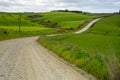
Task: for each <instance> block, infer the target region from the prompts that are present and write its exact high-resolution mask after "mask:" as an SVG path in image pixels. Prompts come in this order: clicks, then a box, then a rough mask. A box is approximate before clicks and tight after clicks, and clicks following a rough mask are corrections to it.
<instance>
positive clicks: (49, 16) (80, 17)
mask: <svg viewBox="0 0 120 80" xmlns="http://www.w3.org/2000/svg"><path fill="white" fill-rule="evenodd" d="M20 15H21V28H20V31H21V32H20V33H19V25H20ZM70 16H72V17H70ZM95 17H96V16H93V15H90V16H89V15H88V14H78V13H72V12H45V13H0V31H1V32H0V35H1V36H0V40H4V39H9V38H14V37H15V38H17V37H22V36H39V35H45V34H55V33H62V32H69V31H71V30H72V29H74V28H76V29H79V28H80V25H83V23H84V22H85V21H88V20H92V19H93V18H95ZM63 24H64V25H63ZM65 26H67V28H68V29H67V30H66V29H64V28H65ZM71 26H72V27H71ZM71 28H72V29H71Z"/></svg>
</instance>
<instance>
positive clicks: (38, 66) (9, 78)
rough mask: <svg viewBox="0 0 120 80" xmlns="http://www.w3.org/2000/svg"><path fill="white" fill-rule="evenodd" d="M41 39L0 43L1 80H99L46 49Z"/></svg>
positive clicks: (31, 38)
mask: <svg viewBox="0 0 120 80" xmlns="http://www.w3.org/2000/svg"><path fill="white" fill-rule="evenodd" d="M37 39H38V37H29V38H21V39H13V40H6V41H1V42H0V80H95V79H94V78H93V77H92V76H91V75H89V74H86V73H83V72H78V71H76V69H74V68H73V67H71V66H70V65H68V64H67V63H66V62H65V61H64V60H63V59H61V58H60V57H58V56H57V55H55V54H53V53H52V52H50V51H49V50H47V49H46V48H44V47H42V46H41V45H40V44H38V43H37V42H36V40H37Z"/></svg>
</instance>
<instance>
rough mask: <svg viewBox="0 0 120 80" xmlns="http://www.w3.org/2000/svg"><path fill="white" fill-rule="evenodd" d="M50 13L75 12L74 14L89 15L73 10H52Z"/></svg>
mask: <svg viewBox="0 0 120 80" xmlns="http://www.w3.org/2000/svg"><path fill="white" fill-rule="evenodd" d="M51 12H75V13H89V12H83V11H76V10H73V11H70V10H68V9H65V10H53V11H51Z"/></svg>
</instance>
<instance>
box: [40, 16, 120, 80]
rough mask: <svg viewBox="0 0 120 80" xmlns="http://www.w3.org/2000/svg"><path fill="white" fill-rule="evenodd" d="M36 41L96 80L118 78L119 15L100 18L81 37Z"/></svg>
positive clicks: (119, 63)
mask: <svg viewBox="0 0 120 80" xmlns="http://www.w3.org/2000/svg"><path fill="white" fill-rule="evenodd" d="M39 41H40V43H42V44H43V45H44V46H45V47H47V48H48V49H50V50H52V51H53V52H55V53H57V54H58V55H59V56H61V57H63V58H64V59H66V60H68V61H70V62H71V63H73V64H75V65H76V66H78V67H80V68H82V69H84V70H86V71H87V72H89V73H91V74H93V75H94V76H95V77H97V78H98V79H100V80H119V79H120V76H119V75H120V15H114V16H110V17H106V18H103V19H102V20H100V21H99V22H97V23H96V24H95V25H93V27H92V28H91V29H89V30H88V31H86V32H84V33H82V34H77V35H75V34H67V35H59V36H53V37H42V38H40V39H39Z"/></svg>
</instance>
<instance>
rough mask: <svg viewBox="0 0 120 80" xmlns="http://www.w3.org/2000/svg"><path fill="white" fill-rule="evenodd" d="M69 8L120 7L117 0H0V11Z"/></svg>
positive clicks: (100, 9) (106, 9)
mask: <svg viewBox="0 0 120 80" xmlns="http://www.w3.org/2000/svg"><path fill="white" fill-rule="evenodd" d="M56 9H57V10H58V9H69V10H83V11H88V12H115V11H117V10H119V9H120V1H119V0H0V11H4V12H19V11H20V12H21V11H22V12H23V11H26V12H27V11H28V12H45V11H50V10H56Z"/></svg>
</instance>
